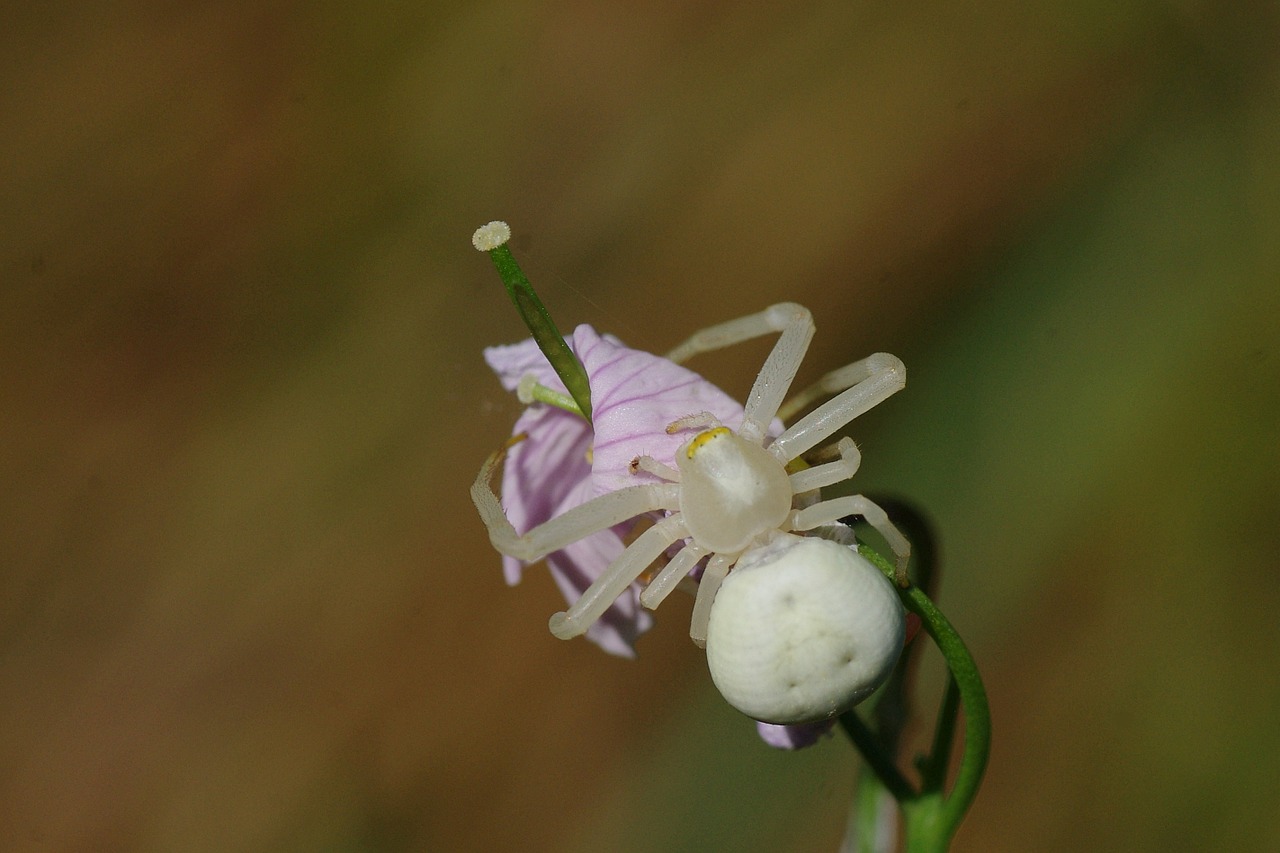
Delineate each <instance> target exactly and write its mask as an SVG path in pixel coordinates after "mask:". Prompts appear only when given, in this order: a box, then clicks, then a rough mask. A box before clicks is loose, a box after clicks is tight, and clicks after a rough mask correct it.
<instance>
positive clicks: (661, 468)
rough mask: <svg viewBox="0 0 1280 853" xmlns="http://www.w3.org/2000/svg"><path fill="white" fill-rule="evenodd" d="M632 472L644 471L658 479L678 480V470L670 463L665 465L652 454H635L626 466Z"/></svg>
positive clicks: (673, 481)
mask: <svg viewBox="0 0 1280 853" xmlns="http://www.w3.org/2000/svg"><path fill="white" fill-rule="evenodd" d="M627 467H628V468H629V469H630V471H631V473H632V474H638V473H639V472H641V471H644V472H645V473H646V474H652V475H653V476H655V477H657V478H658V479H660V480H666V481H667V482H669V483H678V482H680V472H679V471H677V470H676V469H675V468H672V467H671V466H670V465H666V464H664V463H662V462H659V461H658V460H657V459H654V458H653V457H652V456H637V457H636V458H635V459H632V460H631V464H630V465H628V466H627Z"/></svg>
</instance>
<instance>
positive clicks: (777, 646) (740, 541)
mask: <svg viewBox="0 0 1280 853" xmlns="http://www.w3.org/2000/svg"><path fill="white" fill-rule="evenodd" d="M773 332H781V336H780V337H779V339H778V342H777V344H775V346H774V348H773V350H772V352H771V353H770V354H769V357H768V358H767V359H766V360H765V363H764V365H763V367H762V368H761V370H760V373H759V375H758V376H757V377H756V381H755V384H754V385H753V386H752V389H751V393H750V395H749V396H748V398H747V402H746V404H745V406H744V413H743V420H742V425H741V426H740V427H739V428H738V429H737V430H736V431H734V430H732V429H729V428H728V427H726V426H724V425H723V424H721V423H719V421H717V420H716V418H715V417H714V416H712V415H710V414H709V413H695V414H691V415H688V416H686V417H684V418H681V419H679V420H677V421H675V422H674V423H672V424H671V425H670V426H668V428H667V430H668V432H670V433H673V434H674V433H676V432H680V431H685V430H688V431H696V433H695V434H694V435H693V436H692V437H691V438H690V439H689V441H687V442H686V443H685V444H684V445H682V446H681V448H680V449H679V451H678V452H677V453H676V458H675V462H676V468H675V469H672V468H670V467H669V466H667V465H665V464H663V463H662V462H660V461H658V460H656V459H652V458H649V457H639V458H637V459H636V460H635V462H633V463H632V468H633V470H644V471H646V472H648V473H650V474H654V475H655V476H657V477H658V478H660V479H662V480H664V481H665V482H662V483H656V484H644V485H635V486H628V487H626V488H622V489H618V490H617V491H614V492H610V493H608V494H605V495H601V496H599V497H597V498H594V499H592V500H590V501H587V502H586V503H584V504H582V505H580V506H577V507H574V508H573V509H570V510H568V511H567V512H565V513H563V514H562V515H560V516H558V517H556V518H553V519H551V520H549V521H547V522H545V523H543V524H540V525H538V526H537V527H534V528H533V529H532V530H530V531H528V532H527V533H525V534H523V535H519V534H517V533H516V531H515V528H514V527H512V525H511V523H510V521H509V520H508V519H507V517H506V515H505V513H504V512H503V510H502V506H501V504H500V502H499V500H498V497H497V495H496V494H495V493H494V491H493V486H492V477H493V473H494V471H495V469H496V468H497V467H498V465H499V464H500V462H501V460H502V456H503V452H502V451H499V452H498V453H495V454H493V455H492V456H491V457H490V458H489V459H488V460H487V461H486V462H485V464H484V465H483V466H481V469H480V472H479V473H478V474H477V476H476V480H475V483H474V484H473V486H472V489H471V495H472V499H473V500H474V501H475V504H476V508H477V509H478V510H479V512H480V516H481V518H482V519H483V521H484V523H485V525H486V526H487V527H488V529H489V538H490V540H491V541H492V542H493V545H494V547H495V548H497V550H498V551H500V552H502V553H503V554H507V555H509V556H513V557H517V558H519V559H521V560H524V561H526V562H534V561H536V560H539V559H541V558H543V557H545V556H546V555H548V554H550V553H552V552H554V551H557V550H559V549H561V548H564V547H565V546H566V545H569V544H570V543H572V542H575V541H577V540H579V539H582V538H584V537H586V536H588V535H590V534H592V533H595V532H596V531H599V530H603V529H605V528H608V527H612V526H614V525H616V524H620V523H622V522H624V521H627V520H629V519H632V518H635V517H637V516H641V515H645V514H647V513H652V512H665V513H666V515H665V517H663V518H662V519H661V520H659V521H657V522H656V523H655V524H654V525H653V526H652V527H650V528H649V529H648V530H646V531H645V532H644V533H642V534H641V535H640V536H639V537H638V538H636V540H635V541H634V542H632V543H631V544H630V545H629V546H628V547H627V548H626V550H625V551H623V553H622V554H621V555H620V556H619V557H618V558H617V559H616V560H614V562H613V563H612V564H611V565H610V566H609V567H608V568H607V569H605V570H604V572H603V573H602V574H601V575H600V577H598V578H597V579H596V581H595V582H594V583H592V584H591V586H590V587H589V588H588V589H587V590H586V591H585V592H584V593H583V594H582V596H581V598H579V599H578V601H577V602H575V603H574V604H573V605H572V606H571V607H569V609H568V610H567V611H565V612H561V613H557V614H555V615H554V616H552V617H551V622H550V628H551V633H552V634H554V635H555V636H557V637H559V638H561V639H569V638H571V637H576V636H579V635H581V634H583V633H584V632H585V631H586V630H587V628H589V627H590V626H591V624H592V623H594V622H595V621H596V620H597V619H599V618H600V617H601V616H602V615H603V614H604V612H605V611H606V610H607V609H608V608H609V606H610V605H611V604H612V603H613V602H614V600H615V599H617V598H618V596H619V595H621V594H622V593H623V592H624V591H625V590H626V589H627V587H628V586H630V585H631V584H632V583H634V582H635V581H636V580H637V579H638V578H639V577H640V575H641V574H642V573H643V572H644V570H645V569H646V568H647V567H648V566H649V565H650V564H651V563H653V562H654V561H655V560H657V559H658V557H659V556H661V555H662V554H663V552H665V551H667V550H668V549H669V548H670V547H672V546H673V545H674V544H676V543H678V542H680V541H681V540H683V541H684V543H685V544H684V545H683V546H682V547H681V548H680V550H679V551H678V552H677V553H676V554H675V556H674V557H672V559H671V560H670V562H669V563H668V564H667V565H666V566H665V567H664V568H663V569H662V570H661V571H660V572H659V573H658V574H657V576H656V577H654V578H653V580H652V581H651V582H650V583H649V585H648V586H647V587H646V588H645V590H644V591H643V593H642V594H641V596H640V601H641V603H642V604H643V605H644V606H645V607H649V608H655V607H657V606H658V605H659V604H660V603H661V602H662V600H663V599H664V598H666V596H667V595H668V594H669V593H670V592H671V591H672V590H673V589H675V587H676V586H677V585H678V584H679V583H680V582H681V580H683V579H684V578H685V577H686V576H687V575H688V573H689V572H690V571H691V570H692V569H693V568H694V566H696V565H697V564H698V563H699V562H700V561H701V560H703V559H704V558H706V560H707V562H706V567H705V569H704V570H703V574H702V578H701V580H700V582H699V584H698V593H697V599H696V601H695V604H694V610H693V618H692V624H691V626H690V636H691V637H692V638H693V640H694V642H695V643H697V644H698V645H699V646H705V647H706V649H707V661H708V665H709V667H710V669H711V673H712V678H713V680H714V681H715V682H716V684H717V686H718V687H719V688H720V689H721V692H722V693H724V694H725V697H726V699H728V700H729V702H730V704H733V705H734V706H735V707H737V708H739V709H740V710H742V711H744V712H745V713H747V714H748V715H750V716H753V717H755V718H756V719H761V720H765V721H766V722H775V723H795V722H805V721H811V720H817V719H823V718H826V717H830V716H832V715H833V714H835V713H839V712H840V711H842V710H843V709H844V708H846V707H849V706H850V705H852V704H853V703H854V702H856V701H858V700H860V699H862V698H863V697H865V696H866V695H867V694H869V693H870V692H871V691H872V690H874V688H875V687H876V686H878V684H879V683H880V681H882V680H883V679H884V677H885V676H887V674H888V672H889V670H891V669H892V667H893V664H894V662H895V661H896V659H897V655H898V653H899V652H900V651H901V648H902V636H903V614H902V608H901V605H900V604H899V603H898V600H897V597H896V595H895V594H894V592H893V590H892V587H891V585H890V584H889V583H888V581H887V579H885V577H884V576H883V575H882V574H880V572H879V570H878V569H876V568H875V567H874V566H872V565H871V564H870V563H869V562H867V561H866V560H865V559H863V558H862V557H860V556H858V554H857V553H856V552H855V551H854V550H853V549H852V548H850V547H848V545H847V543H845V544H836V543H833V542H829V541H827V540H825V539H817V538H812V537H801V536H798V535H796V533H795V531H813V530H815V529H816V528H821V527H824V526H826V525H830V524H832V523H834V522H836V521H837V520H838V519H840V518H843V517H845V516H848V515H860V516H862V517H863V518H865V519H866V520H867V522H868V523H870V524H871V526H872V527H874V528H875V529H876V530H877V531H878V532H879V533H880V534H881V535H882V536H883V537H884V538H885V540H886V541H887V542H888V544H889V546H890V548H891V549H892V550H893V553H894V555H895V557H896V561H897V579H898V582H899V583H900V584H903V585H905V584H906V566H907V561H908V559H909V556H910V545H909V544H908V542H907V540H906V538H905V537H903V535H902V534H901V533H900V532H899V531H898V529H897V528H896V527H894V526H893V524H892V523H891V522H890V521H889V518H888V516H887V515H885V513H884V511H883V510H882V509H881V508H880V507H879V506H877V505H876V504H875V503H873V502H871V501H869V500H867V499H866V498H865V497H863V496H861V495H850V496H845V497H838V498H833V499H831V500H826V501H817V502H814V498H815V496H816V490H818V489H820V488H822V487H823V486H829V485H832V484H834V483H838V482H841V481H844V480H847V479H849V478H850V477H852V476H853V474H854V473H855V472H856V471H857V469H858V465H859V462H860V461H861V455H860V454H859V452H858V450H857V448H856V446H855V445H854V443H853V441H852V440H850V439H848V438H844V439H841V440H840V441H839V442H838V443H837V444H836V446H835V448H834V449H835V450H836V451H837V454H838V458H837V459H835V460H834V461H831V462H826V463H823V464H819V465H815V466H814V467H810V468H805V469H803V470H799V471H795V472H794V473H788V470H787V465H788V463H790V462H792V461H793V460H795V459H797V458H798V457H799V456H800V455H801V454H803V453H805V452H806V451H809V450H810V449H812V448H814V447H816V446H818V445H819V444H821V443H822V442H824V441H826V440H827V439H829V438H830V437H831V436H832V435H833V434H834V433H835V432H836V431H837V430H839V429H841V428H842V427H843V426H845V425H846V424H847V423H849V421H851V420H853V419H854V418H856V417H858V416H859V415H861V414H863V413H864V412H866V411H867V410H869V409H871V408H872V407H874V406H875V405H877V404H879V403H880V402H882V401H883V400H885V399H886V398H887V397H889V396H890V395H892V394H894V393H895V392H897V391H898V390H900V389H901V388H902V387H903V386H904V385H905V383H906V368H905V367H904V366H903V364H902V362H901V361H900V360H899V359H897V358H896V357H895V356H892V355H888V354H887V353H877V354H875V355H872V356H870V357H868V358H865V359H862V360H861V361H857V362H854V363H853V364H850V365H848V366H846V367H844V368H841V369H840V370H836V371H833V372H831V373H829V374H827V375H826V376H825V377H823V378H822V379H821V380H820V381H819V382H818V383H817V384H816V385H815V386H814V387H813V388H810V389H808V390H807V391H805V392H803V393H802V394H800V395H799V397H798V398H797V399H796V400H795V401H793V402H792V403H791V404H790V405H788V406H787V407H785V408H786V412H794V411H796V410H798V409H800V408H802V407H803V406H805V405H808V404H809V403H811V402H813V401H814V400H816V399H820V398H821V397H823V396H826V395H831V394H835V395H836V396H834V397H833V398H832V399H830V400H828V401H827V402H825V403H823V404H822V405H821V406H819V407H818V408H816V409H815V410H814V411H812V412H810V413H809V414H808V415H806V416H805V417H803V418H801V419H800V420H799V421H797V422H796V423H795V424H794V425H792V426H791V427H790V428H788V429H787V430H785V431H784V432H783V433H782V434H781V435H779V436H777V437H776V438H774V439H772V440H770V439H769V438H768V436H767V427H768V425H769V424H770V423H771V422H772V421H773V419H774V418H775V416H777V415H778V414H779V411H780V410H781V409H783V405H782V403H783V399H784V398H785V397H786V395H787V392H788V390H789V389H790V387H791V383H792V380H793V379H794V378H795V375H796V372H797V371H798V370H799V368H800V363H801V361H802V360H803V359H804V355H805V352H806V351H807V349H808V346H809V342H810V340H811V339H812V337H813V333H814V325H813V319H812V316H811V315H810V313H809V311H808V309H806V308H804V307H802V306H800V305H796V304H793V303H782V304H779V305H774V306H772V307H770V308H767V309H765V310H764V311H761V312H759V313H757V314H752V315H749V316H747V317H741V318H739V319H736V320H731V321H729V322H727V323H722V324H720V325H717V326H712V327H710V328H708V329H704V330H702V331H701V332H698V333H697V334H695V335H693V336H692V337H691V338H689V340H687V341H686V342H685V343H683V344H681V345H680V346H679V347H677V348H676V349H675V350H673V351H672V352H671V353H669V354H668V356H667V358H668V359H670V360H671V361H673V362H676V363H680V362H682V361H684V360H685V359H687V358H689V357H691V356H693V355H696V354H698V353H701V352H707V351H710V350H715V349H719V348H722V347H726V346H730V345H732V344H734V343H738V342H740V341H745V340H748V339H751V338H755V337H759V336H762V335H766V334H769V333H773ZM735 564H736V565H737V566H739V570H738V571H736V572H734V573H732V574H730V569H732V568H734V566H735ZM717 593H718V594H717ZM713 605H714V606H713Z"/></svg>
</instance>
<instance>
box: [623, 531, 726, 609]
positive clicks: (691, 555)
mask: <svg viewBox="0 0 1280 853" xmlns="http://www.w3.org/2000/svg"><path fill="white" fill-rule="evenodd" d="M709 553H710V552H709V551H708V550H707V549H706V548H703V547H702V546H701V545H694V544H693V543H692V542H691V543H689V544H688V545H686V546H684V548H682V549H680V553H679V554H676V555H675V557H673V558H672V559H671V562H670V563H667V564H666V566H664V567H663V569H662V571H660V572H658V576H657V577H656V578H654V579H653V580H652V581H650V582H649V585H648V586H647V587H645V588H644V592H642V593H640V603H641V604H643V605H644V606H645V607H647V608H649V609H650V610H653V609H655V608H657V606H658V605H659V604H661V603H662V602H663V601H665V600H666V598H667V596H668V595H670V594H671V592H672V590H674V589H675V588H676V587H677V586H679V585H680V581H682V580H684V579H685V578H686V577H688V576H689V570H690V569H692V568H693V567H694V566H695V565H697V563H698V561H699V560H701V559H702V558H703V557H705V556H707V554H709Z"/></svg>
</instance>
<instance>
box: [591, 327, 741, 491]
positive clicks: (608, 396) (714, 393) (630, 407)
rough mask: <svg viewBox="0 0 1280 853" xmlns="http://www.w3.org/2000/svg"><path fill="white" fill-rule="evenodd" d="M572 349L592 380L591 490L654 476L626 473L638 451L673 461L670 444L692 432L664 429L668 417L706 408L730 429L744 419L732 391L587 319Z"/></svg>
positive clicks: (676, 445) (674, 445)
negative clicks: (633, 346)
mask: <svg viewBox="0 0 1280 853" xmlns="http://www.w3.org/2000/svg"><path fill="white" fill-rule="evenodd" d="M573 349H574V352H576V353H577V354H578V357H579V358H581V359H582V364H583V366H584V367H585V368H586V370H587V376H588V378H589V379H590V381H591V408H592V422H593V424H594V427H595V444H594V446H593V448H592V463H591V476H592V479H593V480H594V481H595V487H596V493H597V494H605V493H606V492H610V491H613V490H615V489H621V488H625V487H626V486H634V485H636V484H638V483H644V482H652V481H654V478H653V476H652V475H650V474H646V473H644V472H639V473H634V474H633V473H632V472H631V470H630V467H629V466H630V464H631V460H633V459H635V458H636V457H637V456H641V455H645V456H652V457H653V458H654V459H657V460H658V461H659V462H663V463H665V464H667V465H670V466H673V467H674V465H675V456H676V451H677V450H679V449H680V446H681V445H683V444H684V443H685V442H686V441H688V440H689V439H690V438H692V434H691V433H688V432H681V433H676V434H675V435H668V434H667V425H668V424H670V423H671V422H672V421H674V420H677V419H679V418H682V417H685V416H686V415H695V414H698V413H700V412H710V413H711V414H712V415H715V416H716V417H717V418H718V419H719V420H720V421H721V422H722V423H723V424H724V425H725V426H728V427H730V428H737V427H738V426H741V424H742V406H741V405H739V404H738V403H737V402H736V401H734V400H733V398H732V397H730V396H729V395H728V394H725V393H724V392H723V391H721V390H720V389H719V388H717V387H716V386H714V385H712V384H711V383H710V382H708V381H707V380H705V379H703V378H702V377H701V376H699V375H698V374H696V373H694V372H693V371H691V370H688V369H687V368H684V367H681V366H680V365H678V364H675V363H673V362H670V361H668V360H667V359H665V358H662V357H660V356H656V355H652V354H650V353H647V352H641V351H640V350H634V349H631V348H629V347H626V346H624V345H623V344H622V343H621V342H620V341H618V339H617V338H614V337H611V336H608V335H600V334H597V333H596V331H595V329H593V328H591V327H590V326H586V325H582V326H579V327H578V328H577V329H576V330H574V333H573Z"/></svg>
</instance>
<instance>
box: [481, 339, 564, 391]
mask: <svg viewBox="0 0 1280 853" xmlns="http://www.w3.org/2000/svg"><path fill="white" fill-rule="evenodd" d="M570 347H571V348H572V344H570ZM484 360H485V363H486V364H488V365H489V368H490V369H491V370H492V371H493V372H494V373H496V374H498V381H499V382H501V383H502V387H503V388H506V389H507V390H508V391H515V390H516V386H517V385H519V384H520V380H521V379H523V378H524V376H525V374H527V373H532V374H533V375H534V376H536V377H537V378H538V382H539V383H541V384H543V385H546V386H547V387H548V388H554V389H555V390H557V391H560V392H564V393H567V392H566V391H565V387H564V383H563V382H561V381H560V377H559V376H557V375H556V372H555V370H553V369H552V367H551V364H550V362H548V361H547V357H546V356H545V355H543V354H542V350H540V349H538V343H537V341H535V340H534V339H533V338H529V339H528V340H524V341H521V342H520V343H518V344H506V345H503V346H496V347H485V350H484Z"/></svg>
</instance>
